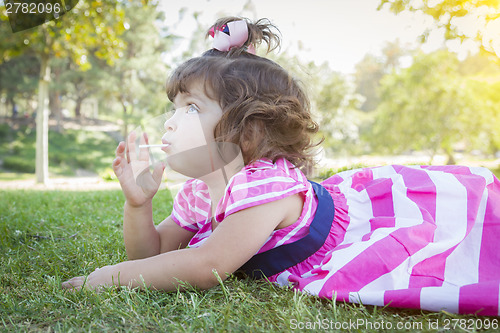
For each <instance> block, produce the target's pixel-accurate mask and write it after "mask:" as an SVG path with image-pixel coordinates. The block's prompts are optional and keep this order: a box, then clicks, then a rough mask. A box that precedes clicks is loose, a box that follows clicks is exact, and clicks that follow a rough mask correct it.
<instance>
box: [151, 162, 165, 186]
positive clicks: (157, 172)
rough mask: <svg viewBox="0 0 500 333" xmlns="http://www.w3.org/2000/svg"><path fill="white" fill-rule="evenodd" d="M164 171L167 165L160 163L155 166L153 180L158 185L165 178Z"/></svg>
mask: <svg viewBox="0 0 500 333" xmlns="http://www.w3.org/2000/svg"><path fill="white" fill-rule="evenodd" d="M164 170H165V164H163V163H158V164H156V165H155V168H154V170H153V175H152V177H153V180H154V181H155V183H156V184H160V183H161V178H162V177H163V171H164Z"/></svg>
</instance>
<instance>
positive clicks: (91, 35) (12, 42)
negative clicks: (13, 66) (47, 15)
mask: <svg viewBox="0 0 500 333" xmlns="http://www.w3.org/2000/svg"><path fill="white" fill-rule="evenodd" d="M0 21H3V23H2V32H4V33H5V32H6V31H5V30H6V28H5V26H6V25H7V24H6V23H5V22H6V21H7V17H6V16H5V13H4V12H3V11H2V13H1V15H0ZM122 21H123V9H122V5H121V3H120V2H116V1H112V0H92V1H80V2H79V3H78V5H77V6H76V7H74V8H73V9H72V10H71V11H70V12H67V13H66V14H65V15H64V16H62V17H60V18H59V19H57V20H55V21H50V22H48V23H45V24H43V25H40V26H38V27H36V28H32V29H29V30H25V31H20V32H17V33H12V32H10V33H7V35H6V37H5V38H4V36H5V35H4V34H2V38H3V39H5V40H4V41H2V42H1V43H2V45H1V46H4V45H7V46H8V47H9V48H10V50H7V51H3V52H2V57H1V58H0V60H1V61H4V60H5V59H6V58H8V57H11V56H12V55H15V54H20V53H24V52H31V53H33V54H34V55H35V56H36V57H37V59H38V62H39V66H40V67H39V68H40V71H39V73H40V75H39V82H38V111H37V130H36V131H37V140H36V141H37V145H36V178H37V182H40V183H46V182H47V181H48V87H49V81H50V73H51V70H50V68H51V67H50V66H51V63H50V61H51V59H53V58H70V59H72V60H73V61H74V62H75V63H76V64H78V65H80V66H82V67H83V68H88V66H89V63H88V62H87V57H88V54H89V53H93V54H95V55H96V56H98V57H100V58H104V59H106V60H107V61H108V62H110V63H111V62H112V61H113V60H114V59H116V58H118V57H119V52H120V51H121V48H122V47H123V43H122V41H121V40H120V39H119V36H120V34H121V33H122V32H123V31H124V27H123V23H122Z"/></svg>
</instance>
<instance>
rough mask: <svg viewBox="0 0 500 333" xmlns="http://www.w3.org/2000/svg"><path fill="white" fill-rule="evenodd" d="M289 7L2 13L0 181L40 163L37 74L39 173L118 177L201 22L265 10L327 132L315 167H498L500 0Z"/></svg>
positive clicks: (191, 48)
mask: <svg viewBox="0 0 500 333" xmlns="http://www.w3.org/2000/svg"><path fill="white" fill-rule="evenodd" d="M287 4H288V5H287ZM291 4H293V5H289V2H286V1H272V2H269V1H261V0H253V1H252V0H249V1H233V2H231V3H230V4H228V3H227V2H223V1H217V0H212V1H202V0H199V1H186V2H173V1H149V2H148V1H138V0H137V1H104V0H99V1H97V0H96V1H80V2H79V3H78V4H77V5H76V7H75V8H73V9H72V10H71V11H70V12H68V13H66V14H65V15H64V16H62V17H61V18H60V19H58V20H55V21H52V22H49V23H46V24H44V25H42V26H39V27H36V28H32V29H28V30H25V31H21V32H16V33H12V31H11V30H10V26H9V24H8V20H7V17H6V16H5V11H2V16H1V20H2V22H1V23H2V25H1V30H0V31H1V35H2V39H1V40H0V50H1V51H0V117H1V118H0V156H1V157H0V163H1V164H0V167H1V171H2V175H1V176H0V177H1V179H2V180H8V179H16V178H17V179H30V176H29V175H30V174H34V173H35V169H36V168H37V167H36V163H35V160H36V150H37V146H36V144H35V142H36V141H41V140H42V139H40V137H39V138H38V139H37V138H36V132H37V130H36V126H35V123H36V120H37V111H38V110H42V109H43V105H42V106H41V103H40V101H41V99H40V96H41V95H42V94H41V93H40V92H41V91H42V89H40V87H42V84H46V85H48V89H47V90H48V92H46V93H45V95H46V96H45V97H44V99H43V101H48V104H47V106H46V107H45V111H44V112H45V113H46V114H48V121H44V123H45V122H46V123H48V125H49V128H50V130H48V134H46V135H48V137H49V140H48V141H49V142H48V148H47V147H45V148H44V149H43V151H42V152H39V153H40V156H42V155H47V154H48V163H47V164H48V166H49V167H48V170H45V171H44V174H45V175H44V176H39V175H38V173H37V178H36V180H37V181H38V182H45V183H46V184H47V180H48V178H58V177H61V176H97V177H99V178H100V179H106V180H111V179H113V174H112V172H111V169H110V163H111V161H112V158H113V150H114V148H115V146H116V143H117V141H118V140H120V139H123V138H124V137H126V135H127V133H128V132H129V131H130V130H131V129H134V128H135V127H137V126H139V125H140V124H141V122H142V123H143V122H144V121H147V119H152V118H154V117H155V116H158V115H160V114H162V113H163V112H165V111H166V110H168V109H169V108H171V105H170V102H169V101H168V99H167V98H166V95H165V92H164V86H165V81H166V78H167V77H168V74H169V73H170V71H171V70H172V69H173V68H175V66H177V65H178V64H179V63H181V62H182V61H183V60H185V59H188V58H190V57H193V56H197V55H200V54H201V53H202V52H203V51H204V50H206V49H208V48H209V47H210V42H211V41H210V40H207V39H206V38H205V36H204V34H205V31H206V29H207V27H208V26H209V25H210V24H211V23H212V22H213V21H214V20H215V19H216V18H217V17H221V16H224V15H240V16H244V17H248V18H251V19H257V18H261V17H267V18H269V19H270V20H271V22H273V23H275V24H276V25H277V26H278V28H279V29H280V30H281V34H282V38H283V45H282V47H281V49H280V50H279V51H278V52H274V53H272V54H269V55H268V57H270V58H271V59H273V60H275V61H277V62H278V63H280V64H281V65H282V66H283V67H285V68H286V69H288V70H289V71H291V72H292V73H293V74H294V75H295V76H296V77H298V78H299V79H300V80H301V81H302V82H303V85H304V86H305V88H306V90H307V92H308V93H309V96H310V98H311V101H312V106H313V112H314V115H315V119H316V120H317V121H318V122H319V124H320V127H321V133H320V135H321V136H323V137H324V138H325V141H324V144H323V146H322V147H323V152H322V153H321V155H320V157H319V158H320V160H321V163H320V164H319V167H320V168H323V169H325V168H326V169H328V168H330V169H335V168H343V167H348V166H351V165H378V164H387V163H405V164H429V163H433V164H446V163H448V164H453V163H461V164H467V165H483V166H487V167H489V168H490V169H492V170H493V171H496V169H497V168H498V167H499V166H498V164H499V162H498V157H499V153H498V152H499V150H500V131H498V130H497V129H498V128H500V67H499V57H498V53H499V48H500V46H499V43H500V41H499V40H500V37H499V31H500V21H499V19H498V11H499V9H498V1H477V0H476V1H456V0H455V1H413V2H410V4H406V2H405V1H396V0H391V1H385V0H384V1H378V0H358V1H339V0H336V1H321V0H319V1H312V2H307V3H302V2H298V1H297V2H292V3H291ZM0 8H1V7H0ZM259 54H261V55H264V53H263V50H260V51H259ZM46 73H49V74H48V75H47V74H46ZM43 77H47V78H48V79H46V80H42V79H40V78H43ZM38 113H41V112H38ZM39 117H40V115H39ZM39 119H42V118H41V117H40V118H39ZM42 121H43V119H42ZM45 125H46V124H44V126H45ZM40 132H42V131H40ZM42 133H43V132H42ZM38 150H42V149H38ZM42 168H47V166H46V165H43V164H42V165H41V166H39V167H38V169H42ZM49 175H50V176H49Z"/></svg>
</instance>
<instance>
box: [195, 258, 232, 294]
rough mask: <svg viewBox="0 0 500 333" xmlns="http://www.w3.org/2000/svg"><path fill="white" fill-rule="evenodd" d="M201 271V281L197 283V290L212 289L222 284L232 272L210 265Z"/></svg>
mask: <svg viewBox="0 0 500 333" xmlns="http://www.w3.org/2000/svg"><path fill="white" fill-rule="evenodd" d="M202 270H203V273H202V274H200V277H201V279H200V280H199V281H198V283H197V286H198V288H201V289H210V288H213V287H215V286H217V285H218V284H220V283H221V282H224V281H225V280H226V279H227V278H228V276H229V275H231V274H232V272H227V269H224V268H222V267H220V266H219V267H218V266H217V265H210V264H207V265H204V267H203V269H202Z"/></svg>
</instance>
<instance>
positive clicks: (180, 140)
mask: <svg viewBox="0 0 500 333" xmlns="http://www.w3.org/2000/svg"><path fill="white" fill-rule="evenodd" d="M174 106H175V109H176V110H175V113H174V114H173V116H172V117H171V118H169V119H168V120H167V121H166V122H165V125H164V127H165V134H164V135H163V137H162V142H163V143H164V144H168V146H167V147H164V148H162V150H163V151H165V153H166V154H167V162H168V163H169V165H170V167H171V168H172V169H174V170H175V171H177V172H180V173H182V174H184V175H186V176H189V177H195V178H199V177H201V176H203V175H206V174H209V173H210V172H212V171H214V170H213V165H214V162H213V159H214V158H215V156H216V155H217V154H216V149H214V148H215V140H214V134H213V133H214V129H215V126H216V125H217V123H218V122H219V120H220V119H221V117H222V109H221V107H220V105H219V104H218V103H217V102H216V101H214V100H212V99H210V98H208V96H207V95H206V94H205V91H204V89H203V86H202V85H201V84H193V85H192V86H191V87H190V89H189V92H187V93H179V94H177V96H176V97H175V99H174Z"/></svg>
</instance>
